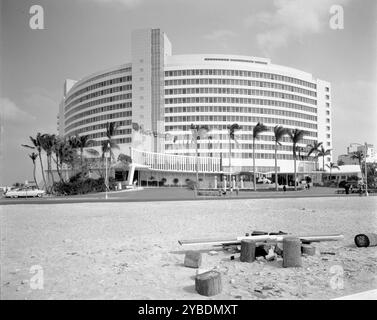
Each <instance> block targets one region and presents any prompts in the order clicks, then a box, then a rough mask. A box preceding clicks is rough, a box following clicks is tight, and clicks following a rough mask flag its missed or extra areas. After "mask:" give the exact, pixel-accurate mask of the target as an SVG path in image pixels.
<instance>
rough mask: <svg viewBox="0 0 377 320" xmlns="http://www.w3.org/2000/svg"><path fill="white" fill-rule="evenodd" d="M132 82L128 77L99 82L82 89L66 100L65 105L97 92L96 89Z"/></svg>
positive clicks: (130, 77)
mask: <svg viewBox="0 0 377 320" xmlns="http://www.w3.org/2000/svg"><path fill="white" fill-rule="evenodd" d="M131 81H132V76H127V77H120V78H114V79H110V80H106V81H102V82H98V83H96V84H92V85H90V86H87V87H85V88H83V89H80V90H78V91H76V92H75V93H74V94H72V95H70V96H69V97H68V98H67V99H66V100H65V103H66V104H68V103H70V102H71V101H72V100H73V99H74V98H75V97H77V96H79V95H81V94H83V93H85V92H88V91H92V90H96V89H98V88H102V87H107V86H111V85H113V84H117V83H123V82H131Z"/></svg>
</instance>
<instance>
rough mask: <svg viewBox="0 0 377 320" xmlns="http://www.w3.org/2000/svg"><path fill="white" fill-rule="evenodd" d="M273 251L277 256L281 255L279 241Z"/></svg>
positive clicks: (281, 249) (281, 250) (281, 248)
mask: <svg viewBox="0 0 377 320" xmlns="http://www.w3.org/2000/svg"><path fill="white" fill-rule="evenodd" d="M274 251H275V253H276V254H277V255H278V256H282V255H283V246H282V245H281V244H280V243H277V244H276V246H275V247H274Z"/></svg>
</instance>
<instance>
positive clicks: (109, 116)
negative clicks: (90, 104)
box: [65, 111, 132, 131]
mask: <svg viewBox="0 0 377 320" xmlns="http://www.w3.org/2000/svg"><path fill="white" fill-rule="evenodd" d="M131 116H132V112H131V111H124V112H118V113H111V114H104V115H100V116H98V117H93V118H88V119H85V120H81V121H78V122H75V123H73V124H71V125H70V126H68V127H67V128H66V129H65V130H66V131H69V130H71V129H73V128H76V127H79V126H82V125H84V124H87V123H92V122H97V121H104V120H112V119H116V118H125V117H131Z"/></svg>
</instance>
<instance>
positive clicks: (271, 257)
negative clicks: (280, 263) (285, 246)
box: [264, 248, 277, 261]
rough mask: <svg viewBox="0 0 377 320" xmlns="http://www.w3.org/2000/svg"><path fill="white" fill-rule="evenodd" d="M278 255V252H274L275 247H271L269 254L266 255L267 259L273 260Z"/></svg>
mask: <svg viewBox="0 0 377 320" xmlns="http://www.w3.org/2000/svg"><path fill="white" fill-rule="evenodd" d="M276 257H277V255H276V253H275V252H274V248H270V250H269V251H268V254H267V255H266V256H265V257H264V258H265V259H266V260H267V261H273V260H275V259H276Z"/></svg>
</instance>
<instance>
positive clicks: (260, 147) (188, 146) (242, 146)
mask: <svg viewBox="0 0 377 320" xmlns="http://www.w3.org/2000/svg"><path fill="white" fill-rule="evenodd" d="M165 149H166V150H184V149H195V147H194V146H192V144H191V143H189V144H166V145H165ZM198 149H201V150H202V149H205V150H209V151H208V152H210V151H211V150H216V149H225V150H229V143H226V142H224V143H221V142H217V143H211V144H209V143H202V144H199V145H198ZM252 149H253V145H252V144H251V143H232V150H252ZM255 150H271V151H274V150H275V145H274V144H256V145H255ZM277 150H279V151H290V152H292V150H293V147H292V145H288V146H283V145H281V146H279V145H278V147H277ZM308 151H309V148H303V149H302V151H301V154H303V155H304V154H307V152H308ZM232 153H233V152H232Z"/></svg>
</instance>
